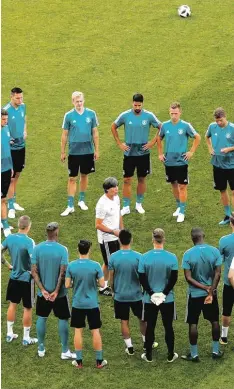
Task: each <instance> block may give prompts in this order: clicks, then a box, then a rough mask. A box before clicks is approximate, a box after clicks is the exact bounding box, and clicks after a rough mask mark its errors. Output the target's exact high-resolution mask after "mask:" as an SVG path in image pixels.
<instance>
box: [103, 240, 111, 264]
mask: <svg viewBox="0 0 234 389" xmlns="http://www.w3.org/2000/svg"><path fill="white" fill-rule="evenodd" d="M104 247H105V250H106V257H107V261H108V262H109V259H110V256H111V254H110V249H109V245H108V242H104Z"/></svg>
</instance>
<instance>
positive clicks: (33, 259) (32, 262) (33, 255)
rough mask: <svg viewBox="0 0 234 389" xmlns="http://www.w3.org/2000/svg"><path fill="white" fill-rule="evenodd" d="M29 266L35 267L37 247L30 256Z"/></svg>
mask: <svg viewBox="0 0 234 389" xmlns="http://www.w3.org/2000/svg"><path fill="white" fill-rule="evenodd" d="M31 264H32V265H36V264H37V246H35V247H34V248H33V251H32V256H31Z"/></svg>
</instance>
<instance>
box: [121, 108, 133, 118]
mask: <svg viewBox="0 0 234 389" xmlns="http://www.w3.org/2000/svg"><path fill="white" fill-rule="evenodd" d="M131 112H132V110H131V109H127V110H126V111H123V112H121V113H120V114H119V117H120V116H127V115H129V114H130V113H131Z"/></svg>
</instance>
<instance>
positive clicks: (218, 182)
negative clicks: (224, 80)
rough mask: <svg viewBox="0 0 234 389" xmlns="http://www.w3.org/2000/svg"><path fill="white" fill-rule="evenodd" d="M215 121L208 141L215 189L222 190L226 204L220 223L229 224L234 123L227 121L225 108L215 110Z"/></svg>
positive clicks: (233, 194) (223, 202) (233, 168)
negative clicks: (229, 191) (229, 190)
mask: <svg viewBox="0 0 234 389" xmlns="http://www.w3.org/2000/svg"><path fill="white" fill-rule="evenodd" d="M214 118H215V122H214V123H211V124H210V125H209V127H208V130H207V132H206V143H207V145H208V149H209V153H210V155H211V156H212V158H211V164H212V165H213V177H214V189H216V190H219V191H220V195H221V201H222V204H223V206H224V215H225V216H224V219H223V220H221V222H219V225H225V224H229V218H230V215H231V205H230V199H229V195H228V191H227V184H229V186H230V189H231V191H232V206H233V207H234V124H233V123H231V122H228V121H227V118H226V113H225V111H224V109H223V108H217V109H216V110H215V111H214Z"/></svg>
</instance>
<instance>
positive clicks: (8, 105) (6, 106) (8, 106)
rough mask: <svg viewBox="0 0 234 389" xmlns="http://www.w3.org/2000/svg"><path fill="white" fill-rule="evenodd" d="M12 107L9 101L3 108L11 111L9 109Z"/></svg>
mask: <svg viewBox="0 0 234 389" xmlns="http://www.w3.org/2000/svg"><path fill="white" fill-rule="evenodd" d="M11 107H12V105H11V103H7V104H6V105H4V106H3V107H2V108H3V109H5V110H6V111H9V109H10V108H11Z"/></svg>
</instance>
